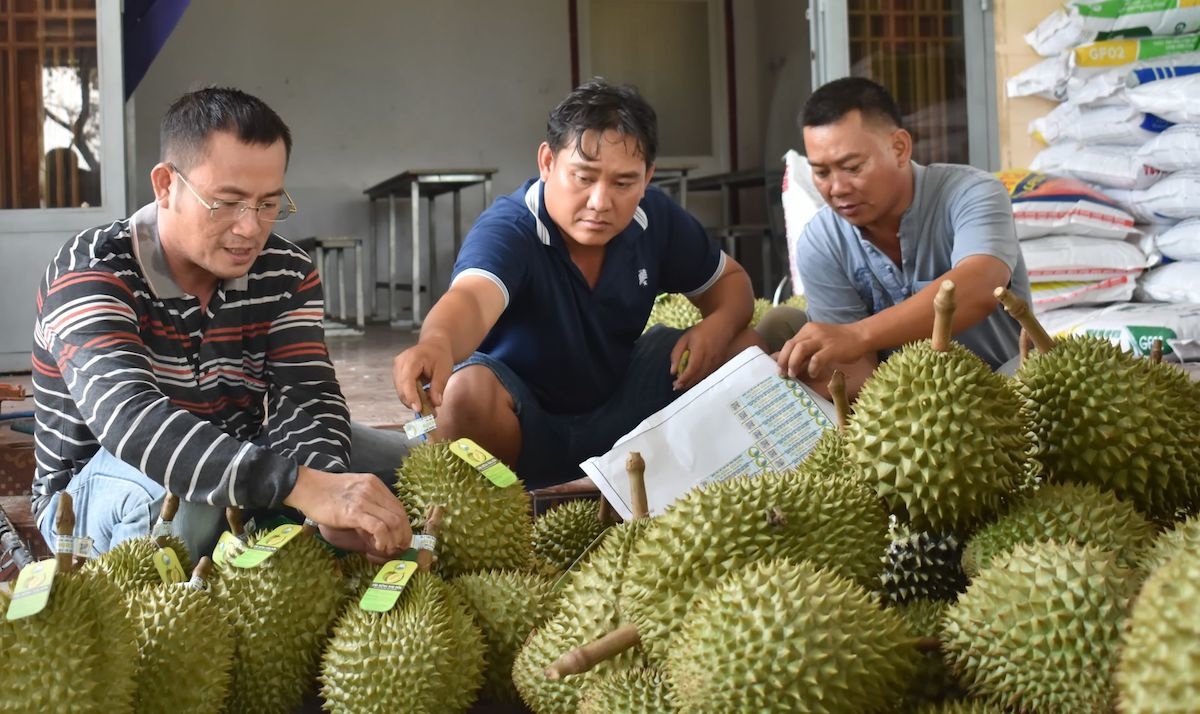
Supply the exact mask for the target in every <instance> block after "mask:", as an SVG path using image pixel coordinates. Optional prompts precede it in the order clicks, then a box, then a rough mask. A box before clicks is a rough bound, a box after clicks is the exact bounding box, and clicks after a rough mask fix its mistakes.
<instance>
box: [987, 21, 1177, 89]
mask: <svg viewBox="0 0 1200 714" xmlns="http://www.w3.org/2000/svg"><path fill="white" fill-rule="evenodd" d="M1198 63H1200V34H1191V35H1181V36H1178V37H1145V38H1141V39H1114V40H1102V41H1099V42H1090V43H1088V44H1084V45H1080V46H1078V47H1075V48H1073V49H1070V50H1065V51H1063V52H1060V53H1058V54H1057V55H1054V56H1053V57H1048V58H1047V59H1044V60H1042V61H1041V62H1039V63H1037V64H1035V65H1034V66H1032V67H1030V68H1029V69H1026V70H1025V71H1023V72H1021V73H1019V74H1017V75H1016V76H1014V77H1012V78H1010V79H1009V80H1008V82H1007V83H1006V86H1005V89H1006V91H1007V93H1008V96H1009V97H1027V96H1041V97H1045V98H1047V99H1053V100H1056V101H1060V102H1061V101H1070V102H1074V103H1076V104H1085V103H1088V102H1094V101H1097V100H1099V99H1103V98H1105V97H1108V96H1111V95H1113V94H1115V93H1116V92H1118V91H1120V90H1121V89H1124V88H1125V86H1127V85H1126V78H1127V77H1128V75H1129V73H1130V72H1132V71H1134V70H1137V69H1143V68H1146V67H1155V66H1162V67H1177V66H1186V65H1194V64H1198Z"/></svg>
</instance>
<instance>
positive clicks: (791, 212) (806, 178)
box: [768, 149, 825, 297]
mask: <svg viewBox="0 0 1200 714" xmlns="http://www.w3.org/2000/svg"><path fill="white" fill-rule="evenodd" d="M783 162H784V167H785V168H784V172H783V194H782V196H783V197H782V199H781V200H782V202H783V224H784V231H785V233H786V234H787V249H788V266H790V270H791V273H790V274H791V277H792V294H793V295H803V294H804V284H803V283H802V282H801V281H800V271H799V270H798V269H797V268H796V261H795V260H794V259H793V257H794V256H795V255H796V254H797V248H796V244H797V243H799V241H800V234H801V233H803V232H804V227H805V226H807V225H808V222H809V221H811V220H812V217H813V216H815V215H817V211H819V210H821V207H822V206H824V205H825V199H823V198H821V193H820V191H818V190H817V187H816V186H815V185H814V184H813V180H812V167H811V166H809V165H808V159H807V158H805V157H803V156H801V155H800V154H799V153H798V152H797V151H796V150H795V149H791V150H789V151H788V152H787V153H786V154H784V156H783ZM768 297H770V296H768Z"/></svg>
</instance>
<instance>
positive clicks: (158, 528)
mask: <svg viewBox="0 0 1200 714" xmlns="http://www.w3.org/2000/svg"><path fill="white" fill-rule="evenodd" d="M173 535H175V524H174V523H173V522H172V521H164V520H159V522H158V523H155V524H154V530H152V531H150V539H151V540H155V539H157V538H166V537H168V536H173Z"/></svg>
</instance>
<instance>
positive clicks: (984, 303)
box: [759, 77, 1030, 394]
mask: <svg viewBox="0 0 1200 714" xmlns="http://www.w3.org/2000/svg"><path fill="white" fill-rule="evenodd" d="M802 124H803V126H804V148H805V150H806V152H807V154H808V162H809V164H810V165H811V166H812V176H813V182H814V183H815V184H816V187H817V189H818V190H819V191H820V193H821V196H822V198H824V199H825V202H826V203H827V204H828V205H827V206H825V207H824V208H822V209H821V210H820V211H819V212H818V213H817V214H816V215H815V216H814V217H813V219H812V220H811V221H810V222H809V223H808V225H807V226H805V228H804V232H803V233H802V235H801V236H800V240H799V242H798V243H797V249H796V256H795V258H796V266H797V268H798V269H799V273H800V278H801V281H802V282H803V283H804V292H805V295H806V296H807V298H808V315H807V319H806V316H805V315H804V313H801V312H799V311H796V310H793V309H791V308H783V307H780V308H776V309H774V310H772V311H771V312H769V313H768V314H767V315H766V316H764V318H763V320H762V321H761V322H760V323H759V332H760V333H761V334H763V336H764V338H765V339H766V342H767V344H768V345H769V349H770V350H772V351H774V350H778V359H779V366H780V369H781V370H782V371H784V372H786V373H787V374H788V375H789V376H792V377H796V378H798V379H801V380H803V381H804V382H806V383H807V384H808V385H809V386H810V387H812V388H813V389H814V390H816V391H818V392H820V393H822V394H825V393H826V389H827V387H826V386H825V385H826V384H827V383H828V382H829V377H830V375H831V374H832V372H833V370H834V369H835V368H837V369H841V370H842V371H843V372H844V373H845V374H846V388H847V391H849V392H850V393H851V394H855V393H857V391H858V388H859V387H860V386H861V385H862V383H863V382H864V381H865V380H866V378H867V377H868V376H869V375H870V374H871V372H872V371H873V370H874V369H875V366H876V365H877V364H878V362H879V360H881V359H886V358H887V356H888V355H889V354H891V353H892V352H893V351H895V350H896V349H898V348H900V347H901V346H902V345H904V344H907V343H909V342H916V341H918V340H922V339H926V338H928V337H929V335H930V334H932V332H933V312H934V311H933V298H934V296H935V295H936V294H937V291H938V287H939V286H940V285H941V282H942V280H946V279H948V280H953V281H954V283H955V285H956V286H957V291H956V295H955V297H956V301H957V303H958V309H957V310H956V311H955V313H954V336H955V339H956V340H957V341H959V342H961V343H962V344H963V346H965V347H966V348H967V349H970V350H971V351H972V352H974V353H975V354H977V355H978V356H979V357H980V359H982V360H983V361H985V362H987V363H988V365H990V366H991V367H992V369H997V368H999V367H1000V366H1002V365H1003V364H1004V363H1005V362H1007V361H1009V360H1011V359H1012V358H1014V357H1015V356H1016V355H1017V338H1018V335H1019V333H1020V328H1019V326H1018V325H1017V322H1016V321H1015V320H1014V319H1013V318H1012V317H1011V316H1009V315H1008V313H1007V312H1005V310H1004V309H1003V308H1002V307H1001V306H1000V304H999V303H998V302H997V301H996V298H995V296H994V295H993V291H994V290H995V289H996V288H997V287H999V286H1002V285H1003V286H1007V287H1008V288H1009V289H1010V290H1011V291H1013V292H1014V293H1016V294H1017V295H1019V296H1021V297H1022V298H1024V299H1025V300H1029V299H1030V294H1029V278H1028V276H1027V275H1026V272H1025V262H1024V260H1023V258H1022V257H1021V249H1020V245H1019V243H1018V241H1017V235H1016V229H1015V228H1014V226H1013V217H1012V204H1011V202H1010V200H1009V197H1008V192H1007V191H1006V190H1005V188H1004V186H1003V184H1001V183H1000V181H999V180H997V179H996V177H994V176H992V175H991V174H989V173H987V172H984V171H980V170H979V169H975V168H972V167H970V166H960V165H955V164H930V165H929V166H922V165H920V164H918V163H916V162H914V161H912V136H911V135H910V134H909V133H908V132H907V131H905V130H904V129H903V128H902V126H901V118H900V111H899V109H898V108H897V107H896V102H895V100H893V99H892V97H891V95H890V94H888V92H887V90H886V89H884V88H883V87H882V86H881V85H879V84H877V83H875V82H872V81H871V80H869V79H866V78H863V77H846V78H843V79H837V80H834V81H832V82H829V83H828V84H825V85H824V86H822V87H820V88H818V89H817V91H815V92H813V94H812V96H811V97H809V99H808V102H806V103H805V106H804V114H803V117H802Z"/></svg>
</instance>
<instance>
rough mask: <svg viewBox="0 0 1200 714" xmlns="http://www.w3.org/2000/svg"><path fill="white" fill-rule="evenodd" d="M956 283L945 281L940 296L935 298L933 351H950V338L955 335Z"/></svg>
mask: <svg viewBox="0 0 1200 714" xmlns="http://www.w3.org/2000/svg"><path fill="white" fill-rule="evenodd" d="M956 307H957V304H956V303H955V300H954V281H953V280H943V281H942V286H941V287H940V288H938V294H937V295H936V296H935V297H934V298H933V349H935V350H937V351H938V352H945V351H946V350H948V349H950V338H951V336H952V335H953V334H954V309H955V308H956Z"/></svg>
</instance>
